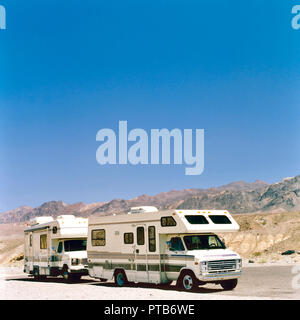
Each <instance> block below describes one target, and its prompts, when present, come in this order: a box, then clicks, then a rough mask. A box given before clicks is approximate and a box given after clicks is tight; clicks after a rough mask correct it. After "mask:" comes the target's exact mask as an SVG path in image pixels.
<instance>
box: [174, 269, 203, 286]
mask: <svg viewBox="0 0 300 320" xmlns="http://www.w3.org/2000/svg"><path fill="white" fill-rule="evenodd" d="M177 286H178V287H179V288H183V289H184V290H186V291H191V290H193V289H196V288H197V286H198V281H197V279H196V277H195V275H194V274H193V273H192V272H189V271H186V272H183V273H182V274H181V275H180V277H179V278H178V280H177Z"/></svg>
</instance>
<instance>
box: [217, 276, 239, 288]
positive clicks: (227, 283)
mask: <svg viewBox="0 0 300 320" xmlns="http://www.w3.org/2000/svg"><path fill="white" fill-rule="evenodd" d="M237 283H238V280H237V279H232V280H224V281H221V283H220V284H221V286H222V288H223V289H224V290H233V289H234V288H235V287H236V286H237Z"/></svg>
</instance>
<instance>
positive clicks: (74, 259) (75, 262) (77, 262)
mask: <svg viewBox="0 0 300 320" xmlns="http://www.w3.org/2000/svg"><path fill="white" fill-rule="evenodd" d="M71 264H72V266H76V265H77V264H79V259H76V258H72V259H71Z"/></svg>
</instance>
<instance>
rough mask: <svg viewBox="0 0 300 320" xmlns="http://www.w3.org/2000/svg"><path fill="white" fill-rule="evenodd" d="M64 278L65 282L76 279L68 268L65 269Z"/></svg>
mask: <svg viewBox="0 0 300 320" xmlns="http://www.w3.org/2000/svg"><path fill="white" fill-rule="evenodd" d="M62 276H63V278H64V280H65V281H67V282H70V281H72V280H73V279H74V277H73V276H74V275H73V274H72V273H71V272H69V271H68V269H67V268H64V269H63V272H62Z"/></svg>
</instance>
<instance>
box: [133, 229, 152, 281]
mask: <svg viewBox="0 0 300 320" xmlns="http://www.w3.org/2000/svg"><path fill="white" fill-rule="evenodd" d="M135 232H136V237H135V243H134V244H133V256H134V266H135V281H136V282H149V270H148V249H147V234H146V233H147V228H146V226H145V225H139V226H136V229H135Z"/></svg>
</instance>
